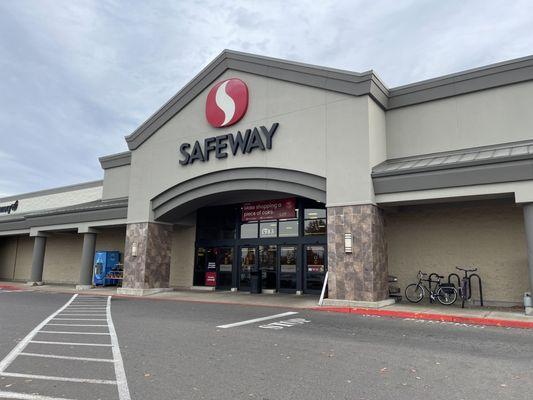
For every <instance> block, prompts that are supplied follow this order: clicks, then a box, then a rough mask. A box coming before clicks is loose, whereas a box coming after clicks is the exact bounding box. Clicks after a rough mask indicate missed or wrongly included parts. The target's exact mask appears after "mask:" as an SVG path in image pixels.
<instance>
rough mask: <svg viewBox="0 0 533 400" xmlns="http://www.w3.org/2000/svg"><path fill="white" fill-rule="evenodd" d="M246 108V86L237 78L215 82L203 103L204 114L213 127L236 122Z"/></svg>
mask: <svg viewBox="0 0 533 400" xmlns="http://www.w3.org/2000/svg"><path fill="white" fill-rule="evenodd" d="M247 108H248V87H247V86H246V83H244V82H243V81H241V80H240V79H238V78H231V79H227V80H225V81H222V82H219V83H217V84H216V85H215V86H213V87H212V88H211V91H210V92H209V94H208V95H207V101H206V103H205V116H206V118H207V122H209V123H210V124H211V125H212V126H213V127H215V128H222V127H226V126H230V125H233V124H235V123H236V122H238V121H239V120H240V119H241V118H242V117H243V116H244V114H245V113H246V109H247Z"/></svg>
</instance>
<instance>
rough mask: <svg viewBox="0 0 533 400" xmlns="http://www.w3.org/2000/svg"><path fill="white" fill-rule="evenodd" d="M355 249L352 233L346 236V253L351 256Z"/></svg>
mask: <svg viewBox="0 0 533 400" xmlns="http://www.w3.org/2000/svg"><path fill="white" fill-rule="evenodd" d="M352 247H353V236H352V234H351V233H345V234H344V252H345V253H346V254H350V253H351V252H352Z"/></svg>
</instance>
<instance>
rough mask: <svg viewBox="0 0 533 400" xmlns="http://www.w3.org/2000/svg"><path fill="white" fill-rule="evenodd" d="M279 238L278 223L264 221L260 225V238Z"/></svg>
mask: <svg viewBox="0 0 533 400" xmlns="http://www.w3.org/2000/svg"><path fill="white" fill-rule="evenodd" d="M277 236H278V223H277V221H264V222H261V223H260V224H259V237H261V238H273V237H277Z"/></svg>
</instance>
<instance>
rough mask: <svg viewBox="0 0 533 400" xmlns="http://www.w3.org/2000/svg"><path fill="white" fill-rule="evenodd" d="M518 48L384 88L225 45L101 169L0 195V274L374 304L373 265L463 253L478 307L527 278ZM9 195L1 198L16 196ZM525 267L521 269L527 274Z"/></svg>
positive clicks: (398, 271) (410, 264) (531, 156)
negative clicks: (109, 269) (507, 55)
mask: <svg viewBox="0 0 533 400" xmlns="http://www.w3.org/2000/svg"><path fill="white" fill-rule="evenodd" d="M532 100H533V58H532V57H528V58H523V59H518V60H512V61H508V62H504V63H500V64H496V65H491V66H487V67H482V68H478V69H476V70H470V71H465V72H461V73H458V74H454V75H450V76H445V77H441V78H436V79H432V80H429V81H424V82H420V83H415V84H412V85H407V86H403V87H399V88H394V89H388V88H387V87H386V86H385V85H384V84H383V83H382V82H381V81H380V80H379V78H378V77H377V76H376V75H375V74H374V73H373V72H372V71H369V72H365V73H354V72H346V71H339V70H333V69H328V68H323V67H316V66H311V65H304V64H298V63H293V62H288V61H283V60H277V59H271V58H265V57H260V56H255V55H250V54H244V53H237V52H232V51H225V52H223V53H222V54H221V55H220V56H219V57H217V58H216V59H215V60H214V61H213V62H212V63H211V64H209V65H208V66H207V67H206V68H205V69H204V70H203V71H202V72H200V74H199V75H197V76H196V77H195V78H194V79H193V80H192V81H191V82H190V83H189V84H187V85H186V86H185V87H184V88H183V89H182V90H181V91H180V92H178V93H177V94H176V95H175V96H174V97H173V98H172V99H171V100H170V101H169V102H168V103H166V104H165V105H164V106H163V107H162V108H161V109H160V110H159V111H157V112H156V113H155V114H154V115H153V116H152V117H151V118H150V119H148V120H147V121H146V122H145V123H144V124H143V125H141V126H140V127H139V128H138V129H137V130H136V131H135V132H133V133H132V134H131V135H129V136H127V137H126V141H127V143H128V147H129V151H128V152H125V153H119V154H114V155H111V156H105V157H102V158H101V159H100V162H101V165H102V168H103V169H104V179H103V181H98V182H90V183H87V184H80V185H74V186H71V187H67V188H58V189H51V190H47V191H42V192H36V193H29V194H22V195H18V196H11V197H9V198H3V199H0V212H2V213H3V214H2V216H1V217H0V235H2V236H1V239H0V279H4V280H27V281H32V282H39V281H43V280H44V281H45V282H62V283H74V284H78V285H81V287H88V286H89V285H90V284H91V282H92V274H93V266H94V261H95V260H94V254H95V252H96V251H100V250H109V251H119V252H120V253H121V254H122V260H121V264H123V271H124V272H123V287H122V289H120V290H121V291H122V292H125V293H130V294H139V295H141V294H149V293H153V292H156V291H160V290H165V289H167V288H172V287H192V286H195V287H216V288H218V289H220V290H241V291H248V290H250V279H251V276H252V274H253V273H254V271H259V274H260V275H261V277H262V283H261V285H262V288H263V289H264V291H269V292H288V293H306V292H309V293H317V292H319V290H320V289H321V287H322V282H323V280H324V277H325V273H326V271H329V278H328V286H329V300H330V302H338V303H343V304H346V303H350V304H365V305H373V306H381V305H385V304H387V302H388V282H387V278H388V275H389V274H393V275H396V276H398V278H399V281H400V284H401V286H402V287H405V286H406V285H407V284H409V283H411V282H413V281H415V279H416V273H417V272H418V270H419V269H421V270H425V271H427V272H437V273H439V274H442V275H447V274H448V273H451V272H453V271H454V267H455V266H456V265H475V266H477V267H478V268H479V271H480V274H481V276H482V278H483V284H484V287H483V289H484V295H485V300H486V302H487V303H491V302H492V303H497V304H509V305H511V304H516V303H520V302H521V301H522V296H523V294H524V292H526V291H528V290H529V289H530V287H531V285H532V277H533V256H530V257H529V260H528V248H529V249H530V250H529V251H530V252H533V212H532V211H531V210H532V207H531V205H530V202H532V201H533V168H532V165H533V128H532V127H533V113H531V112H530V109H531V104H532V103H533V102H532ZM15 204H16V205H15ZM528 261H529V263H530V265H531V267H530V268H529V269H528Z"/></svg>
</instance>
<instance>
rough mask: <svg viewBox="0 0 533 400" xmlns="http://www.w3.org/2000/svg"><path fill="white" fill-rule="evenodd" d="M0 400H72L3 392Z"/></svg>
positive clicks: (0, 391)
mask: <svg viewBox="0 0 533 400" xmlns="http://www.w3.org/2000/svg"><path fill="white" fill-rule="evenodd" d="M0 398H2V399H16V400H72V399H67V398H65V397H49V396H39V395H38V394H26V393H16V392H4V391H2V390H0Z"/></svg>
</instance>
